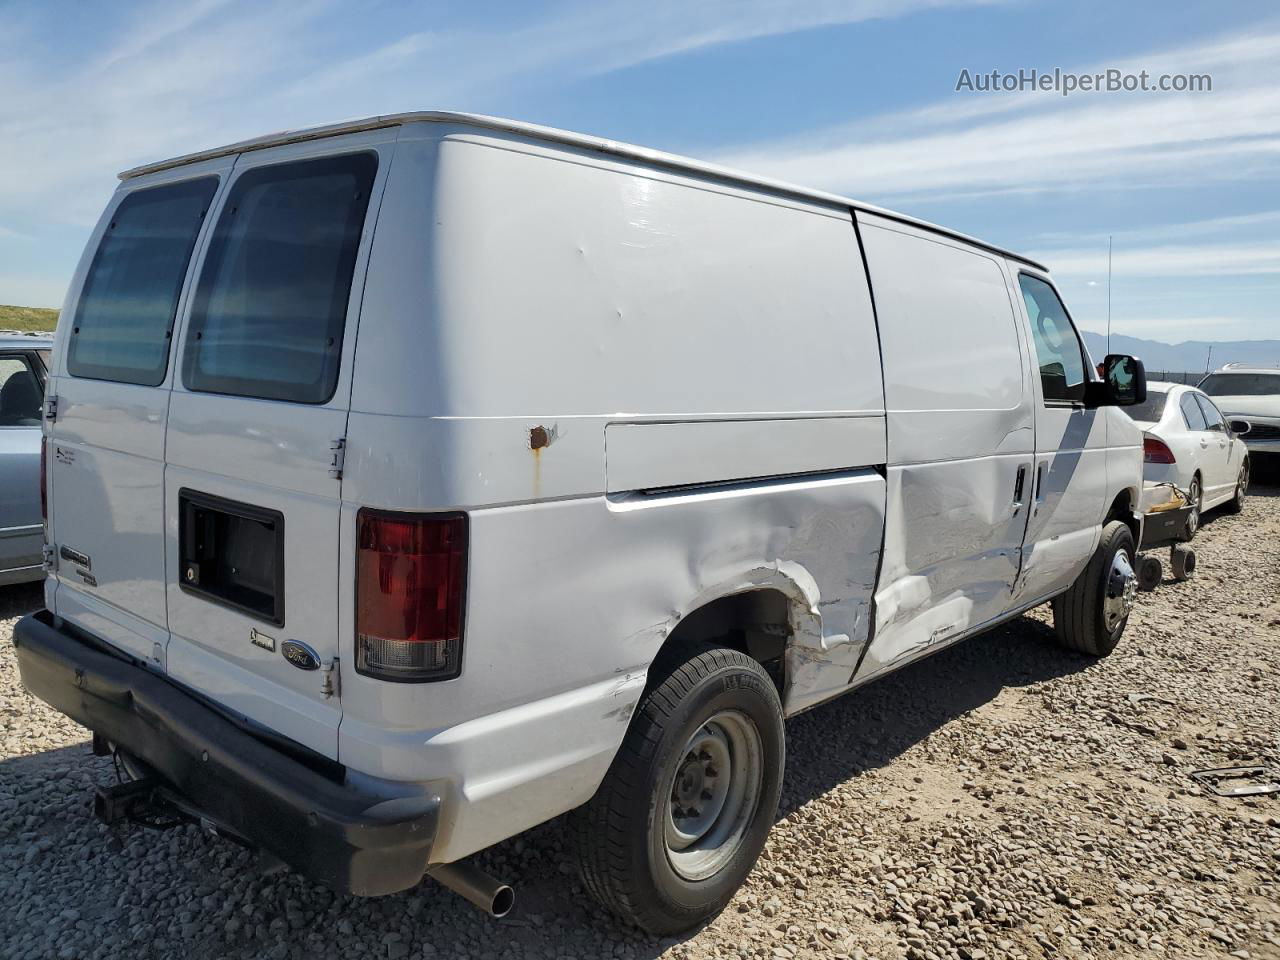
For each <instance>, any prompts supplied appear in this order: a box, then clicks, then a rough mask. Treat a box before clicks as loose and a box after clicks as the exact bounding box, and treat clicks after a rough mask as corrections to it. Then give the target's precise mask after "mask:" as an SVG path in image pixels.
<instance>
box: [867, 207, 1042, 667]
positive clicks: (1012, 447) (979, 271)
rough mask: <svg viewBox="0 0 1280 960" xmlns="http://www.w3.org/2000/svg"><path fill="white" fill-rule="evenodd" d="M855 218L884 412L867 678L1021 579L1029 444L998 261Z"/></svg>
mask: <svg viewBox="0 0 1280 960" xmlns="http://www.w3.org/2000/svg"><path fill="white" fill-rule="evenodd" d="M857 222H858V226H859V228H860V236H861V239H862V243H863V249H864V251H865V254H866V260H867V268H868V271H869V273H870V277H871V287H872V294H873V297H874V301H875V307H876V316H877V321H878V324H879V329H880V343H881V355H882V357H883V363H884V389H885V409H886V414H887V419H888V440H889V443H888V463H887V465H886V488H887V493H886V499H887V502H886V508H885V538H884V548H883V557H882V560H881V572H880V578H879V581H878V583H877V585H876V595H875V597H876V630H875V639H874V640H873V642H872V644H871V647H870V649H869V651H868V653H867V655H866V657H865V658H864V660H863V663H862V665H861V667H860V668H859V671H858V674H857V676H858V677H859V678H862V679H865V678H866V677H869V676H872V675H874V674H876V673H880V672H883V671H886V670H888V669H892V668H894V667H896V666H899V665H901V664H903V663H906V662H907V661H909V660H912V659H915V658H916V657H917V656H920V655H923V654H925V653H928V652H930V651H931V650H934V649H937V647H939V646H941V645H945V644H947V643H950V642H952V641H954V640H958V639H960V638H961V637H963V636H965V635H966V634H969V633H972V632H974V631H975V630H977V629H979V628H981V627H982V626H983V625H985V624H987V623H989V622H990V621H992V620H994V619H996V618H998V617H999V616H1000V615H1001V614H1003V613H1004V612H1005V611H1006V610H1007V609H1008V608H1009V604H1010V600H1011V596H1012V593H1013V588H1014V583H1015V580H1016V578H1017V575H1018V568H1019V562H1020V553H1021V549H1022V540H1023V534H1024V532H1025V530H1026V522H1027V501H1028V498H1029V496H1030V488H1031V481H1030V473H1031V466H1032V457H1033V454H1034V448H1035V447H1034V437H1033V433H1032V429H1033V427H1032V424H1033V419H1032V416H1033V415H1032V396H1033V395H1032V393H1031V387H1030V384H1029V382H1028V381H1029V379H1030V374H1029V368H1028V366H1027V362H1026V353H1025V347H1024V344H1023V336H1022V334H1021V329H1020V323H1019V319H1018V316H1017V314H1016V313H1015V311H1014V303H1013V297H1012V295H1011V292H1010V289H1009V285H1008V280H1007V277H1006V275H1005V271H1004V265H1003V262H1002V261H1000V260H999V259H998V258H996V257H994V256H992V255H991V254H989V253H987V252H986V251H984V250H981V249H978V248H976V247H973V246H971V245H969V244H965V243H962V242H959V241H956V240H952V239H950V238H948V237H943V236H939V235H938V234H934V233H931V232H928V231H925V230H921V229H919V228H917V227H914V226H909V225H906V224H903V223H900V222H897V221H893V220H889V219H887V218H884V217H877V216H873V215H870V214H865V213H861V212H860V213H858V214H857Z"/></svg>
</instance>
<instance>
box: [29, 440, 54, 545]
mask: <svg viewBox="0 0 1280 960" xmlns="http://www.w3.org/2000/svg"><path fill="white" fill-rule="evenodd" d="M28 469H30V468H28ZM40 519H41V521H42V522H44V523H46V524H47V523H48V522H49V438H48V437H41V438H40Z"/></svg>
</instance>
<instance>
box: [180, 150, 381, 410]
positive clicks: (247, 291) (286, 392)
mask: <svg viewBox="0 0 1280 960" xmlns="http://www.w3.org/2000/svg"><path fill="white" fill-rule="evenodd" d="M377 168H378V159H377V157H376V156H375V155H373V154H370V153H358V154H350V155H347V156H339V157H324V158H321V159H318V160H303V161H298V162H294V163H284V164H278V165H275V166H269V167H259V168H257V169H255V170H250V171H248V172H247V173H245V174H243V175H242V176H241V177H240V178H239V179H238V180H236V182H235V183H234V184H233V185H232V187H231V192H230V194H229V195H228V197H227V201H226V204H225V205H224V207H223V210H222V213H221V215H220V216H219V218H218V225H217V228H216V229H215V231H214V234H213V239H212V241H211V242H210V246H209V253H208V255H207V256H206V258H205V263H204V267H203V269H202V271H201V276H200V285H199V287H198V288H197V290H196V299H195V303H194V305H193V307H192V311H191V322H190V329H189V331H188V333H187V341H186V348H185V355H184V357H183V382H184V383H185V384H186V386H187V388H188V389H189V390H199V391H204V392H207V393H225V394H234V395H238V396H244V397H260V398H262V399H267V400H290V401H293V402H296V403H325V402H326V401H327V400H328V399H329V398H330V397H331V396H333V391H334V388H335V387H336V385H337V382H338V363H339V359H340V357H341V355H342V337H343V332H344V329H345V327H346V320H347V301H348V300H349V298H350V296H351V280H352V275H353V274H354V273H355V263H356V253H357V250H358V249H359V246H360V235H361V233H362V231H363V229H364V220H365V212H366V211H367V209H368V206H369V193H370V191H371V190H372V187H373V177H374V174H375V173H376V172H377Z"/></svg>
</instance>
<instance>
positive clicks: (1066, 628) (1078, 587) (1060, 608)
mask: <svg viewBox="0 0 1280 960" xmlns="http://www.w3.org/2000/svg"><path fill="white" fill-rule="evenodd" d="M1120 551H1124V552H1125V553H1126V554H1127V559H1128V562H1129V566H1130V568H1132V567H1133V565H1134V549H1133V532H1132V531H1131V530H1130V529H1129V528H1128V527H1127V526H1126V525H1125V524H1124V523H1122V522H1120V521H1119V520H1112V521H1110V522H1109V523H1107V524H1106V525H1105V526H1104V527H1103V528H1102V542H1101V543H1099V544H1098V549H1097V550H1096V551H1094V554H1093V557H1091V558H1090V560H1089V565H1088V566H1087V567H1085V569H1084V572H1083V573H1082V574H1080V576H1079V577H1078V578H1076V582H1075V583H1073V584H1072V585H1071V588H1070V589H1069V590H1067V592H1066V593H1064V594H1062V595H1060V596H1058V597H1055V598H1054V601H1053V625H1054V627H1055V628H1056V630H1057V634H1058V642H1059V643H1061V644H1062V645H1063V646H1064V647H1067V648H1068V649H1070V650H1075V651H1077V652H1079V653H1084V654H1088V655H1089V656H1091V657H1105V656H1107V654H1109V653H1111V651H1112V650H1114V649H1115V648H1116V644H1117V643H1119V642H1120V635H1121V634H1123V633H1124V628H1125V624H1127V623H1128V622H1129V616H1128V614H1127V613H1126V614H1125V615H1124V617H1123V618H1122V619H1120V620H1119V622H1118V623H1115V624H1113V625H1112V626H1110V627H1108V625H1107V619H1106V610H1105V607H1104V604H1105V603H1106V601H1107V599H1108V592H1109V582H1110V580H1111V574H1112V566H1113V563H1114V560H1115V556H1116V554H1117V553H1119V552H1120ZM1132 579H1133V584H1132V585H1133V590H1134V591H1135V592H1136V590H1137V586H1138V585H1137V575H1136V574H1134V575H1133V578H1132Z"/></svg>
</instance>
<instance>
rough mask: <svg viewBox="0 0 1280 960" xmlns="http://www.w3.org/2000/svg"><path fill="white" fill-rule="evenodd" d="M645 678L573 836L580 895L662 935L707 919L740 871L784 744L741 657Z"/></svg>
mask: <svg viewBox="0 0 1280 960" xmlns="http://www.w3.org/2000/svg"><path fill="white" fill-rule="evenodd" d="M654 672H655V674H656V675H655V676H654V677H651V678H650V682H649V686H648V687H647V688H646V690H645V693H644V696H643V697H642V699H641V701H640V704H639V706H638V707H637V709H636V713H635V716H634V717H633V718H632V720H631V726H630V727H629V728H628V730H627V734H626V737H625V738H624V740H623V743H622V747H621V748H620V749H619V751H618V754H617V756H616V757H614V760H613V764H612V766H611V767H610V768H609V772H608V774H606V776H605V779H604V782H603V783H602V784H601V785H600V789H599V790H598V791H597V792H596V795H595V796H594V797H593V798H592V799H591V800H590V801H589V802H588V803H587V804H586V805H585V806H583V807H581V808H579V809H578V810H577V811H576V812H575V813H574V830H573V833H574V838H575V841H576V846H577V848H578V849H577V853H578V861H579V866H580V868H581V871H582V879H583V883H584V884H585V886H586V888H587V891H588V892H589V893H590V894H591V895H592V896H593V897H594V898H595V899H596V900H597V901H599V902H600V904H601V905H602V906H604V907H605V908H606V909H608V910H611V911H612V912H614V913H616V914H618V915H619V916H621V917H622V918H623V919H625V920H629V921H631V922H632V923H634V924H636V925H637V926H639V927H641V928H643V929H644V930H646V931H648V932H649V933H651V934H655V935H663V934H670V933H676V932H678V931H681V930H687V929H689V928H690V927H693V926H696V925H697V924H699V923H701V922H702V921H704V920H706V919H708V918H710V917H712V916H714V915H715V914H716V913H718V912H719V911H720V910H722V909H723V908H724V906H725V904H727V903H728V902H729V900H730V898H731V897H732V896H733V894H734V892H735V891H736V890H737V889H738V887H739V886H740V885H741V884H742V882H743V881H744V880H745V879H746V877H747V874H748V873H750V871H751V868H752V867H753V866H754V865H755V862H756V859H757V858H758V857H759V856H760V851H761V850H762V849H763V848H764V843H765V838H766V837H767V836H768V834H769V830H770V828H771V827H772V826H773V820H774V814H775V813H776V811H777V809H778V798H779V795H780V793H781V789H782V768H783V762H784V755H785V745H784V732H783V722H782V704H781V701H780V700H779V699H778V693H777V690H776V689H775V688H774V685H773V681H772V680H771V679H770V678H769V675H768V674H767V673H765V671H764V669H763V668H762V667H761V666H760V664H759V663H757V662H756V661H755V660H753V659H751V658H750V657H748V656H746V655H745V654H743V653H739V652H738V651H736V650H731V649H728V648H725V647H713V646H706V645H701V644H699V645H696V646H691V647H689V648H687V649H686V650H684V651H682V652H681V654H679V655H677V656H675V657H673V658H670V659H667V658H664V663H660V664H655V668H654Z"/></svg>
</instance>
